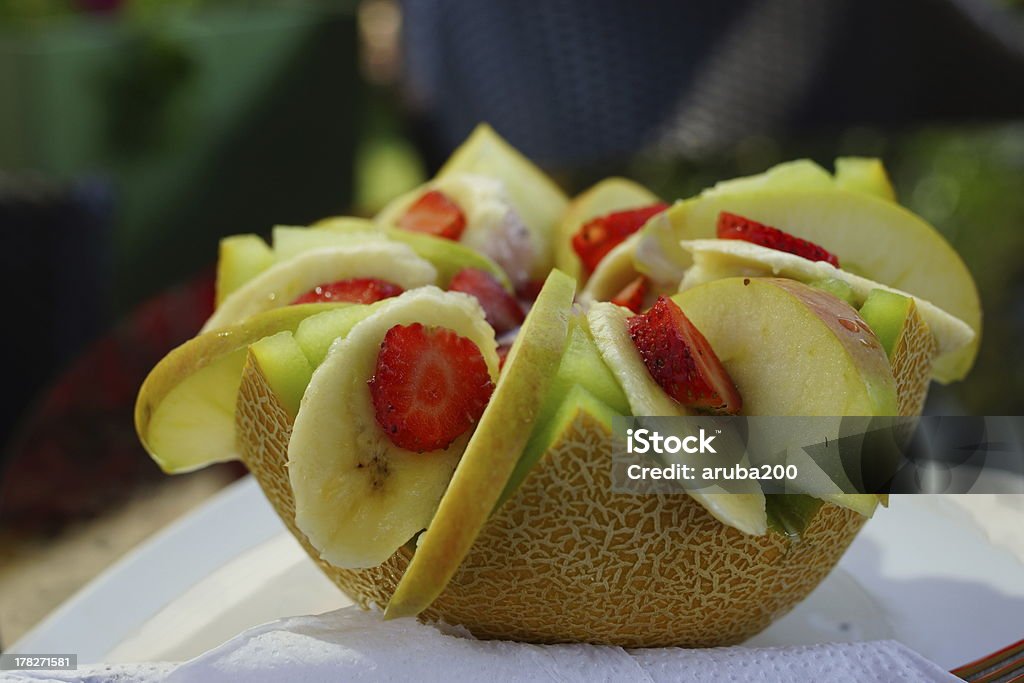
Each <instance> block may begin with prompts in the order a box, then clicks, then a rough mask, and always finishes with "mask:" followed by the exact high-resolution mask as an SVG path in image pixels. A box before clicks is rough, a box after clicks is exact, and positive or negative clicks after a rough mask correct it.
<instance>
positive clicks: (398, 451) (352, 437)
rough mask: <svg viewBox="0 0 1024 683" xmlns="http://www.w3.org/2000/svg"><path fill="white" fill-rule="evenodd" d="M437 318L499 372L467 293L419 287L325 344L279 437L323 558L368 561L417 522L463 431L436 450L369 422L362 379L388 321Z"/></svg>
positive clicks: (304, 521)
mask: <svg viewBox="0 0 1024 683" xmlns="http://www.w3.org/2000/svg"><path fill="white" fill-rule="evenodd" d="M412 323H421V324H423V325H427V326H436V327H445V328H448V329H451V330H453V331H454V332H455V333H456V334H458V335H460V336H462V337H465V338H467V339H469V340H470V341H472V342H473V343H474V344H476V345H477V347H478V348H479V349H480V351H481V353H482V354H483V357H484V360H485V362H486V363H487V368H488V370H489V371H490V374H491V378H492V379H496V378H497V376H498V355H497V351H496V349H497V345H496V343H495V340H494V330H493V329H492V328H491V326H490V325H488V324H487V321H486V320H485V318H484V313H483V310H482V309H481V308H480V305H479V304H478V303H477V301H476V299H474V298H473V297H470V296H467V295H465V294H460V293H458V292H442V291H441V290H440V289H437V288H436V287H422V288H420V289H416V290H413V291H409V292H406V293H405V294H402V295H401V296H398V297H395V298H394V299H389V300H387V301H386V302H383V303H382V304H381V305H380V308H379V309H378V310H377V311H376V312H374V313H373V314H372V315H370V316H369V317H367V318H366V319H364V320H363V321H361V322H360V323H358V324H357V325H356V326H355V327H353V328H352V331H351V332H349V334H348V336H347V337H345V338H343V339H339V340H338V341H336V342H335V343H334V345H333V346H332V347H331V349H330V351H329V352H328V354H327V357H326V358H325V359H324V362H323V363H322V364H321V365H320V367H319V368H317V369H316V371H315V372H314V373H313V379H312V380H311V381H310V383H309V387H308V388H307V389H306V392H305V394H304V395H303V397H302V403H301V406H300V408H299V412H298V415H297V417H296V419H295V425H294V427H293V429H292V435H291V441H290V442H289V444H288V474H289V478H290V480H291V486H292V490H293V491H294V493H295V523H296V524H297V525H298V527H299V529H301V530H302V532H303V533H304V534H306V536H307V538H309V541H310V543H312V544H313V546H314V547H315V548H316V549H317V550H319V551H320V554H321V556H322V557H323V558H324V559H325V560H326V561H328V562H330V563H331V564H333V565H335V566H337V567H343V568H362V567H374V566H377V565H379V564H380V563H382V562H383V561H384V560H386V559H387V558H388V557H390V556H391V554H392V553H394V552H395V550H397V549H398V548H399V547H400V546H401V545H402V544H404V543H405V542H407V541H408V540H409V539H410V538H412V537H413V536H414V535H415V534H417V533H418V532H419V531H421V530H423V529H424V528H426V526H427V524H428V523H429V522H430V520H431V518H432V517H433V515H434V511H435V510H436V509H437V505H438V502H439V501H440V500H441V496H442V495H443V494H444V491H445V489H446V488H447V486H448V482H449V480H450V479H451V476H452V473H453V472H454V471H455V466H456V465H457V464H458V462H459V458H460V457H461V455H462V451H463V450H464V448H465V446H466V443H467V441H468V440H469V436H470V434H468V433H467V434H465V435H463V436H462V437H460V438H459V439H457V440H456V441H455V442H454V443H452V445H451V446H449V447H448V448H446V449H444V450H436V451H431V452H427V453H414V452H412V451H407V450H405V449H402V448H398V447H397V446H395V445H394V444H392V443H391V441H390V440H389V439H388V438H387V436H386V435H385V434H384V432H383V431H382V430H381V428H380V426H379V425H378V423H377V419H376V416H375V413H374V408H373V402H372V399H371V395H370V389H369V387H368V385H367V381H368V380H369V379H370V378H371V377H372V376H373V372H374V368H375V366H376V362H377V355H378V353H379V351H380V345H381V342H382V341H383V339H384V335H385V334H386V333H387V331H388V330H389V329H391V328H392V327H394V326H395V325H410V324H412Z"/></svg>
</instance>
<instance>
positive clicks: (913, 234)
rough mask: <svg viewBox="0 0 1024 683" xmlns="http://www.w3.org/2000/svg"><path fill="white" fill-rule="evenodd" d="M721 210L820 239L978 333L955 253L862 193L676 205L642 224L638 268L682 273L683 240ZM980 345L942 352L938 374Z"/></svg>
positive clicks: (708, 232)
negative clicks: (946, 355) (929, 302)
mask: <svg viewBox="0 0 1024 683" xmlns="http://www.w3.org/2000/svg"><path fill="white" fill-rule="evenodd" d="M723 211H727V212H730V213H734V214H737V215H740V216H744V217H745V218H749V219H751V220H754V221H758V222H760V223H764V224H766V225H772V226H775V227H777V228H779V229H780V230H784V231H785V232H787V233H791V234H793V235H795V236H796V237H800V238H802V239H806V240H808V241H810V242H814V243H815V244H818V245H821V246H822V247H823V248H825V249H827V250H828V251H829V252H831V253H833V254H835V255H836V256H838V257H839V262H840V263H841V264H843V267H844V268H845V269H847V270H849V271H852V272H856V273H858V274H860V275H863V276H864V277H866V278H870V279H871V280H874V281H876V282H880V283H882V284H884V285H887V286H889V287H894V288H897V289H900V290H903V291H906V292H909V293H910V294H913V295H915V296H917V297H920V298H921V299H924V300H927V301H931V302H932V303H934V304H935V305H936V306H939V307H940V308H942V309H943V310H945V311H948V312H949V313H950V314H952V315H954V316H956V317H957V318H960V319H961V320H963V321H964V322H966V323H967V324H968V325H969V326H970V327H971V329H973V330H974V332H975V335H978V334H980V330H981V308H980V303H979V299H978V291H977V287H976V286H975V284H974V280H973V278H972V277H971V274H970V273H969V272H968V270H967V267H966V266H965V265H964V263H963V261H962V260H961V259H960V256H959V255H958V254H957V253H956V251H954V250H953V248H952V247H950V246H949V244H948V243H947V242H946V241H945V239H943V237H942V236H941V235H940V234H939V233H938V232H937V231H936V230H935V229H934V228H932V227H931V226H930V225H928V224H927V223H925V222H924V221H923V220H921V219H920V218H918V217H917V216H915V215H914V214H912V213H911V212H909V211H907V210H906V209H904V208H902V207H900V206H898V205H896V204H893V203H892V202H888V201H885V200H882V199H878V198H876V197H872V196H869V195H866V194H862V193H859V192H848V191H845V190H814V191H810V190H807V191H763V192H735V193H727V194H721V195H712V196H706V197H704V196H702V197H698V198H696V199H691V200H687V201H685V202H680V203H677V204H676V205H675V206H673V207H672V208H671V209H669V210H668V211H666V212H665V213H663V214H660V215H659V216H656V217H655V218H653V219H652V220H651V221H650V222H649V223H648V224H647V225H646V226H645V228H644V231H643V235H642V237H641V240H640V243H639V245H638V246H637V255H636V259H637V263H638V267H639V268H640V270H643V271H645V272H651V274H653V275H655V276H656V277H658V278H659V279H671V277H672V276H673V275H675V276H678V277H680V278H681V277H682V275H683V273H684V272H685V270H686V268H688V267H689V266H690V265H691V263H692V259H691V258H690V254H689V253H688V252H687V251H686V250H685V249H683V247H682V246H680V241H686V240H694V239H701V238H708V237H712V236H713V235H714V234H715V226H716V224H717V222H718V216H719V214H720V213H721V212H723ZM918 305H919V306H920V303H919V304H918ZM922 314H924V311H923V310H922ZM926 320H927V317H926ZM932 328H933V331H935V332H936V335H938V334H939V333H938V331H937V330H935V326H934V325H932ZM977 347H978V338H977V336H975V338H974V340H973V341H972V342H971V343H970V344H968V345H967V346H966V347H964V348H962V349H960V350H958V351H955V352H952V353H950V354H948V357H945V358H942V357H940V358H938V359H937V360H936V362H935V377H936V379H938V380H939V381H942V382H949V381H954V380H957V379H961V378H962V377H963V376H964V375H965V374H966V373H967V371H968V370H969V369H970V367H971V365H972V363H973V362H974V357H975V355H976V353H977ZM943 355H945V354H943Z"/></svg>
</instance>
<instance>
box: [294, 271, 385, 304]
mask: <svg viewBox="0 0 1024 683" xmlns="http://www.w3.org/2000/svg"><path fill="white" fill-rule="evenodd" d="M402 291H403V290H402V288H401V287H399V286H398V285H396V284H395V283H393V282H388V281H387V280H378V279H376V278H372V277H354V278H351V279H349V280H338V281H337V282H331V283H328V284H325V285H320V286H319V287H314V288H313V289H311V290H309V291H308V292H306V293H305V294H303V295H302V296H300V297H299V298H297V299H296V300H295V301H293V302H292V304H320V303H328V302H337V301H350V302H352V303H354V304H372V303H373V302H375V301H380V300H381V299H390V298H391V297H393V296H398V295H399V294H401V293H402Z"/></svg>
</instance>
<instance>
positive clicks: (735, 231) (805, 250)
mask: <svg viewBox="0 0 1024 683" xmlns="http://www.w3.org/2000/svg"><path fill="white" fill-rule="evenodd" d="M718 237H719V239H723V240H743V241H745V242H753V243H754V244H760V245H761V246H762V247H768V248H769V249H775V250H776V251H785V252H788V253H790V254H796V255H797V256H802V257H803V258H805V259H807V260H809V261H827V262H828V263H831V264H832V265H833V266H835V267H836V268H838V267H839V259H837V258H836V257H835V255H834V254H833V253H832V252H830V251H828V250H826V249H825V248H824V247H820V246H818V245H817V244H815V243H814V242H808V241H807V240H802V239H800V238H799V237H794V236H793V235H790V234H789V233H788V232H783V231H782V230H779V229H778V228H773V227H771V226H768V225H764V224H763V223H758V222H757V221H752V220H750V219H749V218H744V217H743V216H737V215H736V214H734V213H728V212H727V211H722V212H721V213H719V214H718Z"/></svg>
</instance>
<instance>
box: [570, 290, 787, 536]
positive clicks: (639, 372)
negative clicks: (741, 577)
mask: <svg viewBox="0 0 1024 683" xmlns="http://www.w3.org/2000/svg"><path fill="white" fill-rule="evenodd" d="M631 315H632V313H630V312H629V310H628V309H625V308H623V307H621V306H616V305H615V304H611V303H604V302H600V303H595V304H594V305H593V306H591V308H590V312H589V313H588V314H587V322H588V323H589V324H590V329H591V331H592V332H593V334H594V341H595V342H596V343H597V347H598V350H600V352H601V356H602V357H603V358H604V362H605V363H606V364H607V365H608V367H609V368H610V369H611V371H612V373H613V374H614V375H615V378H616V379H617V380H618V381H619V384H620V385H621V386H622V390H623V392H625V394H626V398H627V399H628V400H629V407H630V409H631V410H632V412H633V414H634V415H638V416H642V417H653V416H673V415H687V412H686V409H685V408H684V407H683V406H681V405H679V404H678V403H676V402H675V401H673V400H672V399H671V398H670V397H669V395H668V394H666V393H665V392H664V391H663V390H662V388H661V387H660V386H658V383H657V382H655V381H654V378H653V377H651V373H649V372H648V371H647V366H646V365H644V361H643V358H641V357H640V352H639V351H637V349H636V345H634V344H633V340H632V339H630V337H629V331H628V329H627V328H626V319H627V318H629V316H631ZM733 483H734V484H736V486H734V487H733V490H738V489H739V488H742V489H743V492H742V493H725V489H724V488H722V487H720V486H713V487H712V486H709V487H707V489H706V490H707V491H709V492H708V493H705V492H704V491H690V492H689V493H690V496H692V497H693V499H694V500H696V501H697V502H698V503H700V504H701V505H703V506H704V508H705V509H706V510H707V511H708V512H710V513H711V515H712V516H713V517H715V519H717V520H718V521H720V522H722V523H723V524H727V525H729V526H731V527H734V528H736V529H739V530H740V531H742V532H744V533H748V534H754V535H761V534H763V533H765V531H767V529H768V518H767V515H766V513H765V499H764V494H763V493H762V492H761V488H760V486H758V485H757V484H756V483H754V482H746V484H740V482H733Z"/></svg>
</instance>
